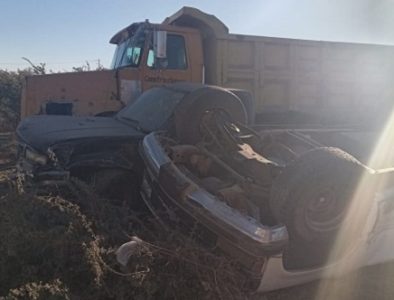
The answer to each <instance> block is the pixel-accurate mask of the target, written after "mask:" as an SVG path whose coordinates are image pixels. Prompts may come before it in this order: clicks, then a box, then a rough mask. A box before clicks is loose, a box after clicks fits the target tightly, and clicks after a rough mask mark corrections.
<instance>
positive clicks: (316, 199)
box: [270, 147, 372, 268]
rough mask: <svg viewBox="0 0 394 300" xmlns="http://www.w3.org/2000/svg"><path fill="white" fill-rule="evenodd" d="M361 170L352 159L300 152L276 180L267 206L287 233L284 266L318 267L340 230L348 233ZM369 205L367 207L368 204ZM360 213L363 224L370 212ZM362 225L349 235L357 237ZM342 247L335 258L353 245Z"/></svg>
mask: <svg viewBox="0 0 394 300" xmlns="http://www.w3.org/2000/svg"><path fill="white" fill-rule="evenodd" d="M365 170H366V168H365V167H364V166H363V165H362V164H361V163H360V162H359V161H357V160H356V159H355V158H354V157H353V156H351V155H349V154H347V153H346V152H344V151H342V150H340V149H338V148H331V147H326V148H317V149H314V150H311V151H308V152H306V153H304V154H303V155H302V156H301V157H300V158H299V159H297V160H295V161H294V162H293V163H291V164H290V165H288V166H287V167H286V168H285V169H284V170H283V172H282V173H281V174H280V175H279V176H278V178H277V179H276V180H275V181H274V183H273V186H272V189H271V197H270V207H271V211H272V213H273V215H274V217H275V218H276V220H277V221H278V222H281V223H284V224H285V225H286V226H287V229H288V232H289V238H290V241H289V246H288V249H287V250H286V252H285V256H286V259H285V262H287V267H289V268H305V267H311V266H316V265H321V264H323V263H324V262H325V261H326V260H327V258H328V255H329V254H330V255H332V253H330V251H331V248H332V246H334V243H335V242H336V239H337V238H338V233H339V230H341V232H340V233H341V235H344V232H343V230H346V229H347V228H348V227H346V226H343V224H344V222H345V221H348V220H349V219H350V218H347V209H348V207H349V206H350V203H351V201H352V197H353V195H354V191H355V189H356V188H357V185H358V183H359V180H360V179H361V177H362V176H363V174H364V173H365ZM371 195H372V193H371ZM370 200H371V201H369V202H368V203H372V199H370ZM363 211H364V214H365V215H364V216H360V215H358V218H357V219H358V220H363V221H365V219H366V217H367V213H368V211H369V209H367V208H364V209H363ZM362 225H363V224H359V226H356V228H357V231H358V232H354V230H353V231H352V236H357V237H358V236H359V234H360V232H361V231H362V229H363V228H364V226H362ZM345 228H346V229H345ZM352 228H353V229H354V226H352ZM342 244H343V245H341V247H337V245H335V247H337V249H335V254H336V255H335V257H336V258H339V257H340V256H341V255H343V254H344V253H345V252H346V248H347V245H349V244H351V243H342ZM345 244H347V245H345ZM331 259H332V258H331Z"/></svg>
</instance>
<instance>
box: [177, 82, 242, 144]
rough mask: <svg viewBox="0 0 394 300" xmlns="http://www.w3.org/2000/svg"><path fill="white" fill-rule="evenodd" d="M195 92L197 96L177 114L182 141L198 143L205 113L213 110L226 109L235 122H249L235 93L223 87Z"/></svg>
mask: <svg viewBox="0 0 394 300" xmlns="http://www.w3.org/2000/svg"><path fill="white" fill-rule="evenodd" d="M195 94H196V95H195V97H196V98H195V99H194V100H193V101H192V103H191V104H189V105H187V106H186V107H183V108H182V109H181V110H180V111H178V112H176V114H175V130H176V134H177V137H178V139H179V140H180V141H181V142H182V143H185V144H196V143H197V142H199V141H200V140H201V130H200V128H201V127H200V125H201V120H202V118H203V116H204V114H206V113H207V112H209V111H212V110H222V111H225V112H226V113H227V114H228V115H229V116H230V117H231V118H232V120H233V121H235V122H240V123H243V124H245V123H246V122H247V114H246V111H245V108H244V106H243V104H242V102H241V101H240V100H239V98H238V97H237V96H236V95H234V94H233V93H231V92H229V91H226V90H223V89H210V88H205V89H203V90H201V91H197V93H195ZM191 96H192V97H193V95H191Z"/></svg>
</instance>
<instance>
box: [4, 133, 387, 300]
mask: <svg viewBox="0 0 394 300" xmlns="http://www.w3.org/2000/svg"><path fill="white" fill-rule="evenodd" d="M5 140H6V139H3V140H2V141H0V143H1V144H0V150H1V151H0V299H264V300H286V299H393V298H394V287H393V286H394V285H393V282H394V281H393V279H394V267H392V266H378V267H374V268H369V269H367V270H364V271H363V272H359V273H357V274H353V275H351V276H346V277H345V278H343V279H340V280H335V281H323V282H315V283H311V284H307V285H303V286H298V287H294V288H290V289H284V290H281V291H277V292H272V293H268V294H265V295H250V294H249V293H248V280H247V278H246V277H245V276H244V274H243V273H242V272H241V271H240V270H239V268H238V266H237V264H236V262H234V261H231V260H229V259H228V258H225V257H223V256H221V255H219V254H217V253H215V251H213V250H212V249H206V248H204V247H202V246H200V244H199V243H198V242H197V236H198V233H195V234H192V235H191V236H185V235H184V234H183V233H182V231H181V229H178V228H172V229H166V228H165V227H163V226H162V225H161V224H159V223H157V221H156V220H155V219H153V218H152V217H151V215H150V214H149V213H148V212H147V211H146V210H144V209H138V210H136V209H135V205H133V206H131V205H129V204H128V203H114V202H113V201H109V200H107V199H103V198H100V197H98V196H97V195H96V194H95V193H94V191H93V190H92V189H90V188H89V187H88V186H86V185H85V184H83V183H81V182H79V181H73V182H72V183H70V185H69V186H68V187H67V188H65V189H62V190H56V191H54V190H51V191H39V192H37V191H34V192H26V193H22V194H21V193H17V191H16V188H15V180H13V179H12V175H13V174H14V168H13V160H14V159H15V151H14V146H13V144H12V143H8V141H9V140H7V143H6V142H5ZM1 145H2V146H1ZM132 200H134V202H138V201H139V200H140V199H137V198H136V199H132ZM133 236H138V238H140V239H141V241H140V242H138V243H137V247H136V248H135V251H134V252H133V254H132V255H131V258H130V260H129V262H128V264H127V266H126V267H122V266H121V265H120V264H119V263H118V262H117V261H116V259H115V257H116V256H115V251H116V249H117V248H118V247H119V246H120V245H121V244H123V243H125V242H128V241H130V240H131V239H133ZM392 270H393V272H392Z"/></svg>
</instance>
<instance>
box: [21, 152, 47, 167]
mask: <svg viewBox="0 0 394 300" xmlns="http://www.w3.org/2000/svg"><path fill="white" fill-rule="evenodd" d="M25 156H26V159H27V160H30V161H33V162H36V163H38V164H40V165H46V163H47V162H48V158H47V157H46V156H45V155H42V154H39V153H37V152H35V151H32V150H30V149H26V152H25Z"/></svg>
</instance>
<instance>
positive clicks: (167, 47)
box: [110, 21, 203, 100]
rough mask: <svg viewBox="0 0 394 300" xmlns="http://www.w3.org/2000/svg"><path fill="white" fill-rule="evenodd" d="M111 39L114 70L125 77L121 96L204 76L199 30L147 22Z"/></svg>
mask: <svg viewBox="0 0 394 300" xmlns="http://www.w3.org/2000/svg"><path fill="white" fill-rule="evenodd" d="M110 42H111V43H112V44H115V45H116V50H115V53H114V57H113V60H112V64H111V69H113V70H115V71H116V72H117V74H118V77H119V78H121V81H120V91H121V99H127V100H129V99H133V98H134V96H135V94H140V93H141V92H142V91H144V90H147V89H149V88H151V87H152V86H156V85H160V84H168V83H173V82H176V81H190V82H201V81H202V79H203V57H202V46H201V38H200V33H199V32H198V31H197V30H195V29H192V28H186V27H178V26H171V25H163V24H151V23H149V22H148V21H146V22H142V23H133V24H131V25H130V26H128V27H126V28H124V29H123V30H121V31H119V32H118V33H117V34H116V35H115V36H114V37H113V38H112V39H111V40H110ZM122 93H123V94H122Z"/></svg>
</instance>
